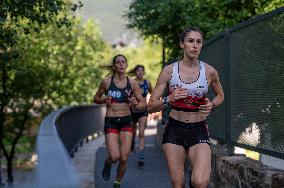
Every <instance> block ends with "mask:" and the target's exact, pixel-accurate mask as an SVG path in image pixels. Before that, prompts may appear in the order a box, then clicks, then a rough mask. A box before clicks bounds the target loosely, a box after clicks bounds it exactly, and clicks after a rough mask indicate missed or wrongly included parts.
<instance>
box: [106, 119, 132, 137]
mask: <svg viewBox="0 0 284 188" xmlns="http://www.w3.org/2000/svg"><path fill="white" fill-rule="evenodd" d="M104 131H105V134H108V133H116V134H119V132H120V131H128V132H133V127H132V121H131V116H124V117H105V127H104Z"/></svg>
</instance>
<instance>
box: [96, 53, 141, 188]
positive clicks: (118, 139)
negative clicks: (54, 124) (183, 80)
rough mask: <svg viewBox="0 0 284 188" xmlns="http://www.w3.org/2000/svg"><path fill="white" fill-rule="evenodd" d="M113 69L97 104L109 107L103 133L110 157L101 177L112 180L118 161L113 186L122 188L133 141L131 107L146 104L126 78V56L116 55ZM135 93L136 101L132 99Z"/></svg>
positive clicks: (134, 83)
mask: <svg viewBox="0 0 284 188" xmlns="http://www.w3.org/2000/svg"><path fill="white" fill-rule="evenodd" d="M111 68H112V70H113V75H112V76H111V77H107V78H105V79H103V80H102V82H101V84H100V86H99V89H98V91H97V93H96V95H95V97H94V102H96V103H98V104H106V107H107V111H106V118H105V129H104V130H105V139H106V147H107V152H108V157H107V158H106V160H105V165H104V169H103V172H102V176H103V178H104V180H109V177H110V171H111V165H112V163H115V162H117V161H118V162H119V164H118V169H117V175H116V180H115V183H114V187H120V182H121V180H122V178H123V175H124V173H125V171H126V167H127V158H128V154H129V152H130V147H131V141H132V132H133V128H132V122H131V111H130V108H131V107H133V108H138V109H144V108H145V106H146V101H145V99H144V98H143V97H142V95H141V93H140V90H139V86H138V84H137V82H136V81H135V80H133V79H129V78H128V77H127V76H126V68H127V60H126V57H125V56H123V55H120V54H119V55H116V56H114V58H113V61H112V65H111ZM104 94H105V95H104ZM132 94H134V96H135V98H136V99H137V100H131V95H132ZM103 95H104V96H103Z"/></svg>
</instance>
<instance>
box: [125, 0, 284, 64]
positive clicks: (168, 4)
mask: <svg viewBox="0 0 284 188" xmlns="http://www.w3.org/2000/svg"><path fill="white" fill-rule="evenodd" d="M283 3H284V0H273V1H271V0H261V1H259V0H252V1H241V0H233V1H232V0H226V1H223V0H205V1H201V0H193V1H190V2H189V1H188V0H176V1H170V0H166V1H151V0H134V1H133V2H132V3H131V4H130V6H129V10H128V12H127V13H126V15H125V16H126V17H127V18H128V20H129V22H130V23H129V24H128V27H130V28H134V29H136V30H138V31H139V32H140V33H141V35H142V36H144V37H146V38H152V37H154V38H155V37H158V38H161V39H162V46H163V48H162V49H163V52H162V53H163V62H164V63H165V61H171V59H172V60H175V59H176V58H178V57H179V56H180V48H179V45H178V43H179V38H178V35H179V33H180V32H181V31H182V30H183V29H185V27H188V26H195V27H199V28H200V29H201V30H203V32H204V34H205V39H209V38H210V37H212V36H214V35H216V34H217V33H218V32H220V31H222V30H224V29H225V28H227V27H230V26H233V25H235V24H237V23H239V22H242V21H245V20H247V19H249V18H252V17H254V16H256V15H259V14H263V13H266V12H268V11H271V10H273V9H275V8H278V7H281V6H283Z"/></svg>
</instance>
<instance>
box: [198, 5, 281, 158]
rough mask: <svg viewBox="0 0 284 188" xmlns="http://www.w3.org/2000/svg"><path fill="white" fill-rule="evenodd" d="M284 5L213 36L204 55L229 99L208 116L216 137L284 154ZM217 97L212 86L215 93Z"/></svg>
mask: <svg viewBox="0 0 284 188" xmlns="http://www.w3.org/2000/svg"><path fill="white" fill-rule="evenodd" d="M283 20H284V8H280V9H278V10H275V11H273V12H271V13H268V14H266V15H262V16H259V17H257V18H254V19H252V20H249V21H247V22H245V23H241V24H239V25H237V26H235V27H233V28H231V29H229V30H228V31H226V32H224V33H222V34H220V35H219V36H217V37H216V38H214V39H212V40H211V41H209V42H208V43H206V44H205V46H204V47H203V49H202V54H201V59H202V60H205V62H208V63H209V64H211V65H212V66H213V67H214V68H216V70H217V71H218V73H219V77H220V81H221V83H222V85H223V89H224V92H225V102H224V104H222V106H220V107H218V108H217V110H216V111H215V112H213V113H212V114H211V115H210V118H209V119H208V124H209V129H210V133H211V136H212V137H215V138H217V139H220V140H225V141H226V142H227V143H230V144H233V145H237V146H242V147H245V148H248V149H252V150H255V151H258V152H261V153H265V154H268V155H272V156H276V157H279V158H282V159H284V94H283V92H284V21H283ZM210 97H211V98H212V91H211V92H210V93H209V98H210Z"/></svg>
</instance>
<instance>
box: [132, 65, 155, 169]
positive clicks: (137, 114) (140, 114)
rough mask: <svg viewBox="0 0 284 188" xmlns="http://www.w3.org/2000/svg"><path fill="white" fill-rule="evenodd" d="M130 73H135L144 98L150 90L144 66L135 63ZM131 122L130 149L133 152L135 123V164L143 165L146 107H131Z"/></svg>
mask: <svg viewBox="0 0 284 188" xmlns="http://www.w3.org/2000/svg"><path fill="white" fill-rule="evenodd" d="M128 73H129V74H131V75H133V74H134V75H135V80H136V81H137V82H138V85H139V87H140V90H141V93H142V96H143V97H144V98H145V99H146V97H147V94H148V93H151V92H152V86H151V83H150V82H149V81H148V80H146V79H144V75H145V67H144V66H143V65H136V66H135V67H134V68H133V69H132V70H131V71H129V72H128ZM131 116H132V122H133V137H132V145H131V151H132V152H133V153H135V137H136V129H137V124H138V128H139V152H138V154H137V158H138V161H137V164H138V166H139V167H143V166H144V148H145V137H144V132H145V128H146V126H147V117H148V112H147V109H146V108H145V109H142V110H139V109H135V108H134V109H132V113H131Z"/></svg>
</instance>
